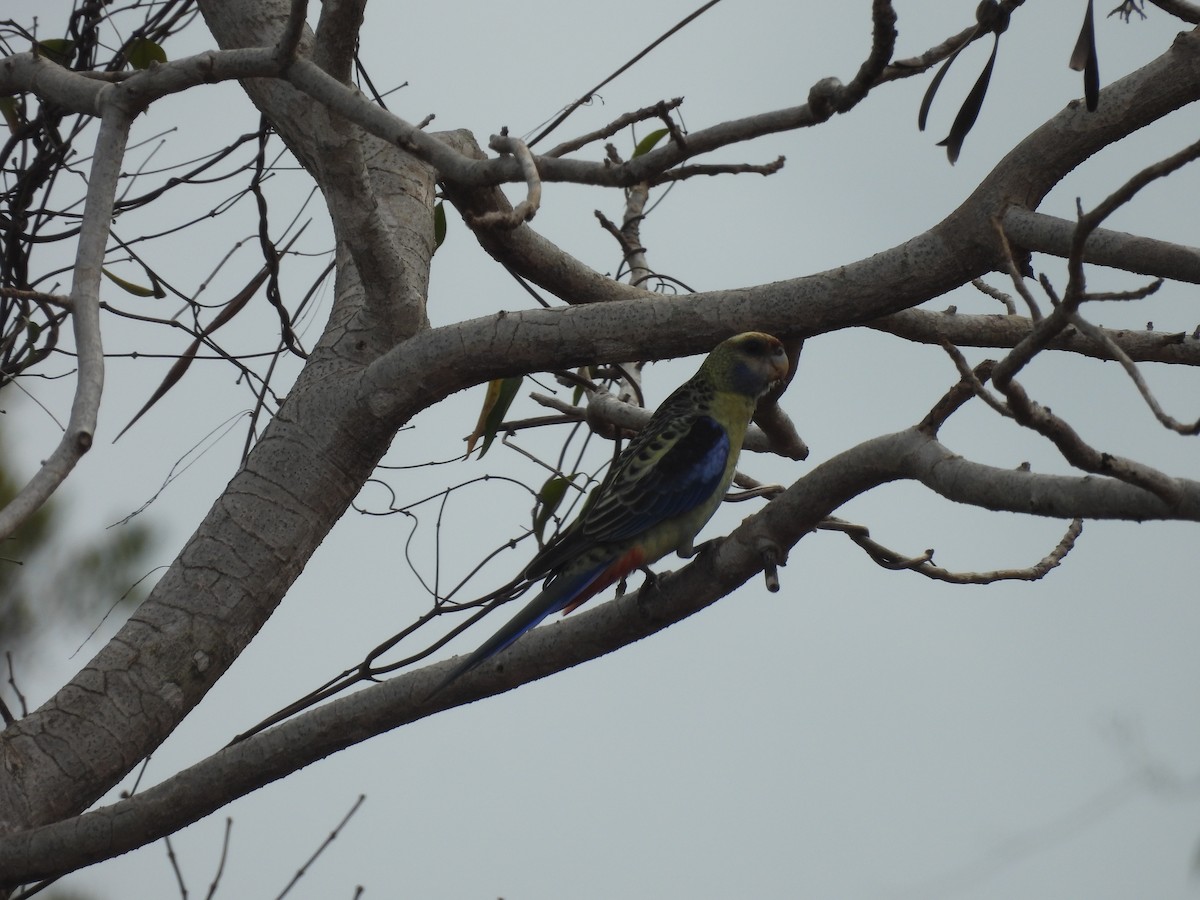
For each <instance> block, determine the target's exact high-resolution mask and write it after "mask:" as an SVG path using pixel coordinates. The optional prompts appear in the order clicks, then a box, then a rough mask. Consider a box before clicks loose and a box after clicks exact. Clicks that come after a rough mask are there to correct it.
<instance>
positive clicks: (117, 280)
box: [100, 267, 166, 299]
mask: <svg viewBox="0 0 1200 900" xmlns="http://www.w3.org/2000/svg"><path fill="white" fill-rule="evenodd" d="M100 271H101V272H102V273H103V274H104V277H105V278H107V279H108V280H109V281H111V282H112V283H113V284H115V285H116V286H117V287H119V288H120V289H121V290H123V291H125V292H126V293H127V294H133V296H135V297H158V298H159V299H162V298H163V297H165V296H166V294H164V293H163V289H162V288H161V287H159V286H158V284H157V283H155V285H154V287H143V286H142V285H140V284H134V283H133V282H132V281H126V280H125V279H124V278H121V277H120V276H119V275H114V274H113V273H112V272H110V271H108V269H105V268H103V267H102V268H101V269H100Z"/></svg>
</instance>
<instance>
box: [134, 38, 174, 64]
mask: <svg viewBox="0 0 1200 900" xmlns="http://www.w3.org/2000/svg"><path fill="white" fill-rule="evenodd" d="M125 58H126V59H128V60H129V64H130V65H131V66H133V67H134V68H135V69H148V68H150V65H151V63H165V62H166V61H167V51H166V50H164V49H163V48H162V47H160V46H159V45H158V44H156V43H154V41H152V40H150V39H149V38H144V37H137V38H134V39H133V40H132V41H130V42H129V45H128V46H127V47H126V48H125Z"/></svg>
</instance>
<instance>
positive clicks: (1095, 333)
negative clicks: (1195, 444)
mask: <svg viewBox="0 0 1200 900" xmlns="http://www.w3.org/2000/svg"><path fill="white" fill-rule="evenodd" d="M1071 324H1072V325H1074V326H1075V327H1076V328H1078V329H1079V330H1080V331H1081V332H1083V333H1084V334H1085V335H1087V336H1088V337H1090V338H1091V339H1092V340H1094V341H1097V342H1098V343H1103V344H1104V345H1105V346H1107V347H1108V349H1109V352H1110V353H1112V355H1113V358H1115V359H1116V360H1117V362H1119V363H1120V364H1121V367H1122V368H1123V369H1125V373H1126V374H1127V375H1128V376H1129V378H1130V379H1131V380H1132V381H1133V383H1134V385H1135V386H1136V387H1137V389H1138V393H1140V394H1141V395H1142V399H1143V400H1145V401H1146V405H1147V406H1149V407H1150V410H1151V411H1152V412H1153V413H1154V417H1155V418H1156V419H1158V421H1159V422H1161V423H1162V424H1163V425H1164V426H1165V427H1167V428H1170V429H1171V430H1172V431H1174V432H1177V433H1178V434H1187V435H1192V434H1200V419H1197V420H1196V421H1195V422H1192V423H1191V424H1190V425H1188V424H1185V423H1183V422H1180V421H1179V420H1178V419H1175V418H1173V417H1172V416H1169V415H1167V413H1165V412H1164V411H1163V408H1162V407H1161V406H1160V405H1159V403H1158V400H1157V399H1155V397H1154V394H1153V393H1151V391H1150V388H1149V386H1148V385H1147V384H1146V380H1145V379H1144V378H1142V373H1141V372H1140V371H1138V367H1137V365H1136V364H1135V363H1134V361H1133V360H1132V359H1130V358H1129V356H1128V355H1126V353H1125V352H1124V351H1123V350H1122V349H1121V348H1120V347H1118V346H1117V344H1116V342H1115V341H1113V340H1112V339H1111V338H1109V337H1108V336H1107V335H1105V334H1104V332H1103V331H1102V330H1101V329H1100V328H1097V327H1096V326H1095V325H1093V324H1092V323H1091V322H1088V321H1087V320H1085V319H1084V318H1083V317H1082V316H1080V315H1075V316H1073V317H1072V318H1071Z"/></svg>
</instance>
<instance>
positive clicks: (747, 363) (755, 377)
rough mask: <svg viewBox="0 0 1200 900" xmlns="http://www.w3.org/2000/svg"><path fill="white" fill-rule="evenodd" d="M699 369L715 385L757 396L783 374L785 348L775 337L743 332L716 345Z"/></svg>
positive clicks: (763, 392)
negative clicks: (701, 368)
mask: <svg viewBox="0 0 1200 900" xmlns="http://www.w3.org/2000/svg"><path fill="white" fill-rule="evenodd" d="M703 369H704V370H705V371H706V373H707V374H708V376H709V377H710V378H711V379H712V380H713V382H714V384H716V385H717V386H718V387H720V388H723V389H725V390H732V391H736V392H737V393H739V394H744V395H746V396H748V397H754V398H755V399H757V398H759V397H761V396H762V395H763V394H765V393H766V392H767V391H768V390H770V389H771V386H772V385H773V384H775V382H777V381H780V380H781V379H782V378H784V377H785V376H786V375H787V373H788V358H787V351H785V350H784V349H783V344H782V343H780V341H779V339H778V338H776V337H772V336H771V335H769V334H763V333H762V332H761V331H747V332H745V333H744V334H739V335H736V336H734V337H731V338H730V339H729V340H727V341H725V342H723V343H721V344H718V345H717V346H716V347H715V348H714V349H713V351H712V353H710V354H709V355H708V359H706V360H705V361H704V366H703Z"/></svg>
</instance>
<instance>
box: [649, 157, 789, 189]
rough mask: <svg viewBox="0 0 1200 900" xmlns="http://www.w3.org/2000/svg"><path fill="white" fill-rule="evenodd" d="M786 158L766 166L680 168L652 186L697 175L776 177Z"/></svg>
mask: <svg viewBox="0 0 1200 900" xmlns="http://www.w3.org/2000/svg"><path fill="white" fill-rule="evenodd" d="M785 161H786V157H783V156H780V157H777V158H776V159H775V161H774V162H769V163H766V164H765V165H753V164H751V163H727V164H712V165H695V166H680V167H679V168H677V169H671V170H669V171H667V172H663V173H662V174H661V175H658V176H656V177H654V178H652V179H650V184H651V185H659V184H667V183H669V182H674V181H684V180H685V179H688V178H694V177H696V176H697V175H774V174H775V173H776V172H778V171H779V170H780V169H782V168H783V164H784V162H785Z"/></svg>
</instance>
